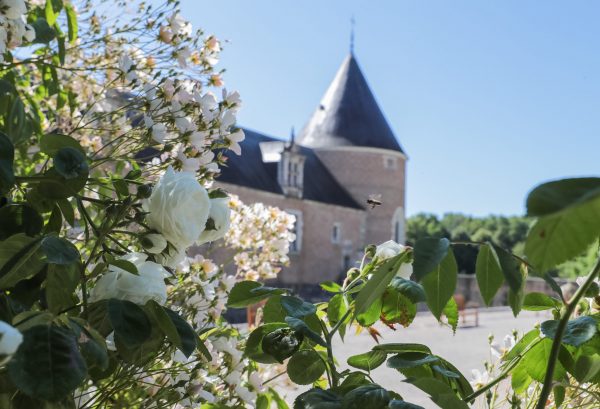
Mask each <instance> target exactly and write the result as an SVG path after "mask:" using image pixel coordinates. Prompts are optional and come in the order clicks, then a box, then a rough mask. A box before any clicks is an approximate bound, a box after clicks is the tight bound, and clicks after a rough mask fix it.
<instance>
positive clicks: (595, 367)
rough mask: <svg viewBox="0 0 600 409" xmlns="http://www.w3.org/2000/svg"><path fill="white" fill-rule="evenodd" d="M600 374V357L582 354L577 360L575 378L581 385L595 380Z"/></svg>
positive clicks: (574, 371)
mask: <svg viewBox="0 0 600 409" xmlns="http://www.w3.org/2000/svg"><path fill="white" fill-rule="evenodd" d="M598 373H600V355H599V354H593V355H585V354H582V355H581V356H579V358H577V361H576V362H575V367H574V370H573V376H575V379H577V381H578V382H580V383H585V382H588V381H590V380H591V379H593V378H594V377H595V376H596V375H597V374H598Z"/></svg>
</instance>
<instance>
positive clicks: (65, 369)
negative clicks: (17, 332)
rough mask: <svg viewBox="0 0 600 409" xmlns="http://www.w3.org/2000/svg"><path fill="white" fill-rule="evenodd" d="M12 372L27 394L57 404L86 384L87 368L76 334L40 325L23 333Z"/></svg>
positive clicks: (15, 382)
mask: <svg viewBox="0 0 600 409" xmlns="http://www.w3.org/2000/svg"><path fill="white" fill-rule="evenodd" d="M8 373H9V376H10V379H11V380H12V382H13V383H14V384H15V385H16V386H17V387H18V388H19V389H20V390H22V391H23V392H25V393H26V394H27V395H29V396H32V397H34V398H39V399H46V400H51V401H56V400H59V399H62V398H64V397H65V396H66V395H67V394H69V393H71V392H73V391H74V390H75V389H76V388H77V387H78V386H79V385H80V384H81V383H82V382H83V380H84V379H85V377H86V375H87V367H86V364H85V361H84V359H83V357H82V356H81V353H80V352H79V348H77V342H76V339H75V336H74V334H73V333H71V332H70V331H68V330H67V329H65V328H61V327H56V326H46V325H38V326H35V327H32V328H29V329H28V330H25V331H23V343H22V344H21V346H20V347H19V349H18V350H17V352H16V354H15V355H14V356H13V358H12V359H11V361H10V362H9V364H8Z"/></svg>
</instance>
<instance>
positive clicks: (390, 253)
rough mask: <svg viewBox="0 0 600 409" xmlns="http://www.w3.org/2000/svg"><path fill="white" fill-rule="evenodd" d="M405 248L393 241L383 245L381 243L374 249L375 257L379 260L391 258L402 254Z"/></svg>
mask: <svg viewBox="0 0 600 409" xmlns="http://www.w3.org/2000/svg"><path fill="white" fill-rule="evenodd" d="M405 248H406V247H405V246H403V245H402V244H398V243H396V242H395V241H394V240H388V241H386V242H385V243H381V244H380V245H379V246H377V248H376V249H375V257H377V258H378V259H380V260H385V259H388V258H392V257H395V256H397V255H398V254H400V253H402V252H403V251H404V249H405Z"/></svg>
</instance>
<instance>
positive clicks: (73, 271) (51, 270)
mask: <svg viewBox="0 0 600 409" xmlns="http://www.w3.org/2000/svg"><path fill="white" fill-rule="evenodd" d="M77 267H78V266H76V265H75V264H70V265H60V264H51V265H49V266H48V274H47V276H46V302H47V303H48V309H49V310H50V311H51V312H53V313H54V314H58V313H59V312H61V311H64V310H66V309H67V308H71V307H73V306H74V305H76V304H77V298H76V297H75V295H74V293H75V290H76V289H77V286H78V285H79V271H78V269H77Z"/></svg>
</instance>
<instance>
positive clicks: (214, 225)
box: [145, 167, 230, 267]
mask: <svg viewBox="0 0 600 409" xmlns="http://www.w3.org/2000/svg"><path fill="white" fill-rule="evenodd" d="M228 202H229V198H227V197H225V198H214V199H211V198H210V197H209V193H208V191H207V190H206V188H204V186H202V185H201V184H200V183H199V182H198V180H196V176H195V174H194V173H191V172H177V171H175V170H173V168H171V167H169V168H167V170H166V172H165V173H164V174H163V176H162V177H161V178H160V180H159V181H158V183H157V184H156V185H155V186H154V189H153V190H152V194H151V195H150V197H149V198H148V200H147V201H146V203H145V210H146V211H147V212H148V215H147V222H148V227H150V228H151V229H153V230H156V231H158V232H159V233H160V234H159V235H157V234H149V235H147V236H145V238H146V239H148V240H150V242H151V245H149V248H148V250H147V251H148V252H150V253H153V254H157V253H161V252H162V251H163V250H164V249H165V247H166V243H165V242H164V241H163V240H161V238H160V237H161V236H162V238H164V239H165V240H166V242H168V243H170V244H171V246H172V247H173V248H174V251H173V250H167V253H168V254H166V255H165V254H163V255H162V256H161V257H159V258H158V259H159V260H160V261H161V262H162V263H163V264H164V265H167V266H170V267H174V266H175V265H176V264H178V263H179V262H180V261H182V260H183V257H184V255H185V250H186V249H187V248H188V247H190V246H192V245H194V244H197V245H200V244H204V243H208V242H211V241H216V240H219V239H220V238H222V237H223V236H224V235H225V233H226V232H227V230H228V229H229V223H230V209H229V205H228Z"/></svg>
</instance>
